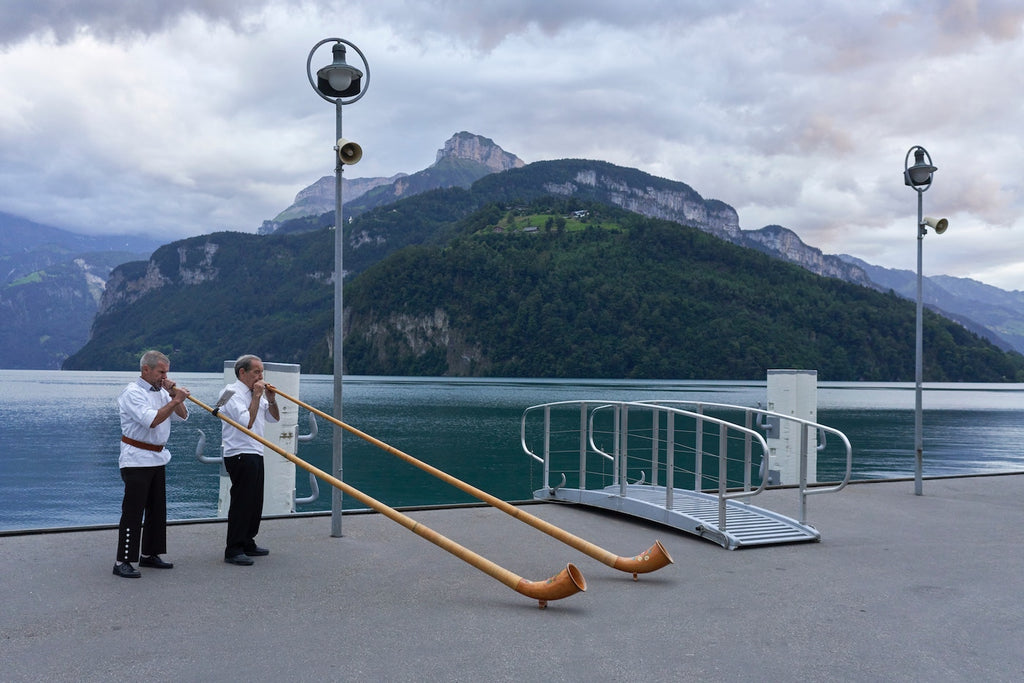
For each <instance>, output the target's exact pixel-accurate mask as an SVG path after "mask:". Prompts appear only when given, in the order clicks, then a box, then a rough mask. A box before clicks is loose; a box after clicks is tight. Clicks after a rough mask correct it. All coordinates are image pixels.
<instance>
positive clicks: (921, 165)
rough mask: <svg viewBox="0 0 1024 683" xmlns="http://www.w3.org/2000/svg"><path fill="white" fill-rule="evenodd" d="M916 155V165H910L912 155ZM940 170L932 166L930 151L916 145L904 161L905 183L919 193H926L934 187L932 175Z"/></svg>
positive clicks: (908, 152)
mask: <svg viewBox="0 0 1024 683" xmlns="http://www.w3.org/2000/svg"><path fill="white" fill-rule="evenodd" d="M911 153H913V155H914V165H913V166H911V165H910V155H911ZM937 170H938V168H936V167H935V166H933V165H932V157H931V155H930V154H928V150H926V149H925V148H924V147H921V146H920V145H915V146H914V147H911V148H910V149H909V150H908V151H907V156H906V158H905V159H904V160H903V182H904V184H906V185H907V186H908V187H912V188H914V190H916V191H917V192H924V191H925V190H927V189H928V188H929V187H931V185H932V174H934V173H935V171H937Z"/></svg>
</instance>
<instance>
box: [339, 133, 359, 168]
mask: <svg viewBox="0 0 1024 683" xmlns="http://www.w3.org/2000/svg"><path fill="white" fill-rule="evenodd" d="M336 149H337V150H338V159H340V160H341V163H343V164H348V165H350V166H351V165H352V164H355V163H358V162H359V160H360V159H362V158H363V148H362V147H360V146H359V145H358V144H357V143H355V142H352V141H351V140H346V139H345V138H338V146H337V147H336Z"/></svg>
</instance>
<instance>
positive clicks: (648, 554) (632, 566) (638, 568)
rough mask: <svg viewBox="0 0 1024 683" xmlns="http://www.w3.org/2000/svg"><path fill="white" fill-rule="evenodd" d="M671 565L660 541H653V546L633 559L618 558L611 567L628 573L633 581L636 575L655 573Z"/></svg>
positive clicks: (669, 556)
mask: <svg viewBox="0 0 1024 683" xmlns="http://www.w3.org/2000/svg"><path fill="white" fill-rule="evenodd" d="M670 564H672V556H671V555H669V554H668V551H667V550H665V546H663V545H662V544H661V541H655V542H654V545H652V546H651V547H650V548H648V549H647V550H645V551H644V552H642V553H640V554H639V555H636V556H635V557H620V558H618V559H616V560H615V563H614V564H613V565H612V567H614V568H615V569H618V570H620V571H624V572H629V573H630V574H632V575H633V580H634V581H636V580H637V578H638V577H637V575H638V574H648V573H650V572H654V571H657V570H659V569H661V568H662V567H666V566H668V565H670Z"/></svg>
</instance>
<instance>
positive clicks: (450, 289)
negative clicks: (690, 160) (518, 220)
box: [345, 198, 1024, 382]
mask: <svg viewBox="0 0 1024 683" xmlns="http://www.w3.org/2000/svg"><path fill="white" fill-rule="evenodd" d="M579 206H580V205H579V204H578V203H572V204H570V203H568V202H565V201H562V200H558V199H554V198H546V199H541V200H538V201H536V202H534V203H532V204H531V205H530V206H529V207H521V206H520V207H518V208H517V212H518V213H520V214H527V215H529V217H530V219H531V220H528V221H527V222H528V223H529V222H531V221H532V223H533V224H534V226H535V227H537V230H536V231H531V230H523V229H522V228H520V227H516V228H513V229H511V230H509V229H502V228H501V227H500V221H501V220H502V217H503V216H504V213H503V211H502V209H500V208H498V207H496V206H492V207H488V208H487V209H484V210H482V211H481V212H479V213H477V214H476V215H474V216H472V217H470V218H469V219H467V220H466V221H464V222H463V224H462V229H461V230H460V231H459V232H460V237H458V238H456V239H453V240H452V241H451V242H449V243H448V244H446V245H444V246H423V247H415V248H408V249H405V250H403V251H401V252H399V253H397V254H395V255H393V256H392V257H391V258H388V259H386V260H384V261H382V262H381V263H379V264H377V265H375V266H373V267H371V268H370V269H369V270H367V271H366V272H365V273H364V274H363V275H362V276H361V277H359V278H357V279H356V280H355V281H354V282H353V283H352V285H351V287H349V288H348V289H347V290H346V291H347V294H346V309H347V311H348V312H349V316H350V317H349V320H350V326H349V331H348V337H347V341H346V350H345V353H346V362H347V364H348V368H349V371H350V372H352V373H355V374H409V375H450V374H466V375H483V376H504V377H566V378H568V377H609V378H615V377H622V378H693V379H755V378H757V379H759V378H762V377H764V375H765V372H766V370H767V369H768V368H807V369H816V370H817V371H818V377H819V378H820V379H822V380H826V381H827V380H876V381H901V380H902V381H908V380H912V379H913V374H914V351H913V343H914V306H913V304H912V303H911V302H908V301H906V300H904V299H901V298H899V297H897V296H895V295H892V294H888V295H887V294H882V293H879V292H876V291H874V290H872V289H869V288H866V287H861V286H857V285H852V284H849V283H844V282H841V281H839V280H835V279H832V278H823V277H820V276H816V275H813V274H811V273H808V272H807V271H805V270H803V269H801V268H799V267H797V266H793V265H790V264H787V263H784V262H782V261H779V260H777V259H773V258H770V257H768V256H765V255H763V254H760V253H758V252H756V251H752V250H749V249H743V248H740V247H736V246H734V245H731V244H728V243H725V242H723V241H721V240H718V239H716V238H714V237H712V236H710V235H708V234H706V233H704V232H701V231H699V230H696V229H692V228H687V227H682V226H679V225H678V224H675V223H671V222H668V221H659V220H653V219H646V218H642V217H639V216H637V215H635V214H631V213H628V212H625V211H619V210H615V209H611V208H608V207H601V206H600V205H589V206H588V207H587V213H588V218H587V221H588V223H587V225H586V226H585V227H582V228H581V229H578V230H566V229H563V230H559V229H558V228H557V226H558V222H557V221H550V220H549V219H551V218H552V217H555V216H557V217H564V216H565V215H569V214H570V212H571V211H573V210H578V207H579ZM542 226H547V227H546V228H545V227H542ZM496 227H497V228H498V229H497V230H496V229H495V228H496ZM925 351H926V355H925V366H926V368H927V370H926V378H927V379H928V380H929V381H946V380H949V381H956V380H966V379H971V380H973V381H991V382H997V381H1006V380H1007V379H1011V380H1013V379H1016V380H1017V381H1019V380H1020V379H1021V378H1024V358H1022V357H1021V356H1020V355H1018V354H1004V353H1003V352H1002V351H1000V350H999V349H997V348H996V347H994V346H993V345H991V344H990V343H988V342H987V341H983V340H981V339H980V338H978V337H977V336H975V335H973V334H971V333H969V332H967V331H965V330H964V329H963V328H962V327H960V326H959V325H956V324H955V323H952V322H950V321H949V320H946V319H945V318H941V317H939V316H936V315H933V314H931V313H930V312H929V313H927V315H926V329H925Z"/></svg>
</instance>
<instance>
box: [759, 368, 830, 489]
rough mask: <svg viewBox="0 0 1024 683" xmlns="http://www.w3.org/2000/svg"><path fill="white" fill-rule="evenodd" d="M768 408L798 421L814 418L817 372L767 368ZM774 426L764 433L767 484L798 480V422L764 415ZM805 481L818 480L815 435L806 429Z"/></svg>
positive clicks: (815, 419) (797, 481) (810, 428)
mask: <svg viewBox="0 0 1024 683" xmlns="http://www.w3.org/2000/svg"><path fill="white" fill-rule="evenodd" d="M768 410H771V411H774V412H776V413H782V414H783V415H791V416H793V417H797V418H800V419H802V420H810V421H811V422H817V421H818V371H817V370H769V371H768ZM768 422H769V423H770V424H772V425H778V426H777V427H775V428H773V429H772V430H770V431H769V432H768V434H767V439H766V440H767V442H768V476H769V483H771V484H787V485H788V484H799V483H800V425H799V424H797V423H795V422H793V421H791V420H781V419H778V418H775V419H772V418H770V417H769V418H768ZM807 439H808V441H807V444H808V446H807V450H808V454H807V483H808V484H811V483H814V482H817V481H818V451H817V448H816V446H817V434H816V433H815V430H814V428H813V427H808V428H807Z"/></svg>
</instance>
